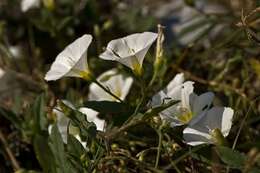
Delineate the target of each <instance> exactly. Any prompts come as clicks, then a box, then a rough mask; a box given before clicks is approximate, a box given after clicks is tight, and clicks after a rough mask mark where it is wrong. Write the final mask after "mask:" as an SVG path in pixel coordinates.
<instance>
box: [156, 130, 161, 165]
mask: <svg viewBox="0 0 260 173" xmlns="http://www.w3.org/2000/svg"><path fill="white" fill-rule="evenodd" d="M157 133H158V137H159V143H158V148H157V156H156V161H155V166H154V168H158V164H159V160H160V155H161V148H162V130H161V126H160V128H159V130H157Z"/></svg>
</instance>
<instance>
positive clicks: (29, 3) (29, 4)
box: [21, 0, 41, 12]
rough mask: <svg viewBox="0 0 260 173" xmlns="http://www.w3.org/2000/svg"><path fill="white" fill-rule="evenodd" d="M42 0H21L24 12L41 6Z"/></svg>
mask: <svg viewBox="0 0 260 173" xmlns="http://www.w3.org/2000/svg"><path fill="white" fill-rule="evenodd" d="M40 2H41V1H40V0H22V2H21V9H22V11H23V12H26V11H27V10H29V9H31V8H35V7H39V6H40Z"/></svg>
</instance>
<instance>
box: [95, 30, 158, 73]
mask: <svg viewBox="0 0 260 173" xmlns="http://www.w3.org/2000/svg"><path fill="white" fill-rule="evenodd" d="M157 35H158V34H156V33H153V32H143V33H136V34H132V35H129V36H126V37H123V38H119V39H116V40H112V41H110V42H109V43H108V45H107V48H106V51H105V52H103V53H102V54H101V55H100V56H99V57H100V58H101V59H105V60H112V61H118V62H120V63H122V64H124V65H125V66H127V67H129V68H131V69H132V70H133V72H134V73H135V74H137V75H141V73H142V64H143V60H144V57H145V55H146V53H147V51H148V49H149V48H150V47H151V45H152V44H153V42H154V41H155V40H156V38H157Z"/></svg>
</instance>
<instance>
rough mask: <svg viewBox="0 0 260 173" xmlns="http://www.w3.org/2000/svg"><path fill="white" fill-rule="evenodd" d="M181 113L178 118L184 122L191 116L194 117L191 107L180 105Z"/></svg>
mask: <svg viewBox="0 0 260 173" xmlns="http://www.w3.org/2000/svg"><path fill="white" fill-rule="evenodd" d="M179 111H180V115H179V116H178V120H180V121H181V122H182V123H185V124H187V123H188V122H189V121H190V120H191V118H192V117H193V114H192V112H191V111H189V109H187V108H184V107H180V108H179Z"/></svg>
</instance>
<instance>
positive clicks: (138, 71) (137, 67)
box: [131, 57, 143, 76]
mask: <svg viewBox="0 0 260 173" xmlns="http://www.w3.org/2000/svg"><path fill="white" fill-rule="evenodd" d="M131 61H132V66H133V72H134V74H135V75H137V76H141V75H142V73H143V70H142V67H141V65H140V63H139V62H138V61H137V58H136V57H133V58H132V59H131Z"/></svg>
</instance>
